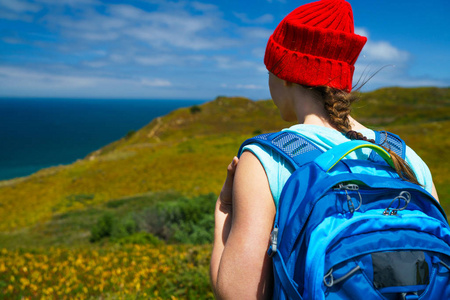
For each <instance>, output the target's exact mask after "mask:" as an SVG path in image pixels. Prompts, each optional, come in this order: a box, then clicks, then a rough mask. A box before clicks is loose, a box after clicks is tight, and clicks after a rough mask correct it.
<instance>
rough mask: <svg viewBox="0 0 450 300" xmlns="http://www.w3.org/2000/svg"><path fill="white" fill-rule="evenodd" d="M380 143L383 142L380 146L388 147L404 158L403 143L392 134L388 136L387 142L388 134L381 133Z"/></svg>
mask: <svg viewBox="0 0 450 300" xmlns="http://www.w3.org/2000/svg"><path fill="white" fill-rule="evenodd" d="M380 141H381V143H380V144H381V145H382V146H385V147H388V148H390V149H391V150H392V151H394V152H395V153H396V154H397V155H399V156H402V151H403V143H402V141H401V140H400V139H399V138H397V137H396V136H393V135H391V134H388V135H387V142H386V133H384V132H380Z"/></svg>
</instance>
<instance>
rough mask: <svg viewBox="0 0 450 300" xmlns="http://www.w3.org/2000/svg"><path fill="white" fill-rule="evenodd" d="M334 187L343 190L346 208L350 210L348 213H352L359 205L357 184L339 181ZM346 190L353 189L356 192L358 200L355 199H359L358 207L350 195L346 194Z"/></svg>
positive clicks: (360, 203)
mask: <svg viewBox="0 0 450 300" xmlns="http://www.w3.org/2000/svg"><path fill="white" fill-rule="evenodd" d="M334 189H335V190H344V191H345V195H346V197H347V206H348V210H349V211H350V213H354V212H355V211H357V210H358V209H359V208H360V207H361V205H362V197H361V194H360V192H359V185H357V184H354V183H348V184H343V183H339V185H338V186H336V187H335V188H334ZM348 191H353V192H357V193H358V196H359V200H357V201H359V204H358V207H356V208H355V204H354V203H353V200H352V197H350V195H349V194H348Z"/></svg>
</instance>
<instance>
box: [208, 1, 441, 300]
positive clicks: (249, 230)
mask: <svg viewBox="0 0 450 300" xmlns="http://www.w3.org/2000/svg"><path fill="white" fill-rule="evenodd" d="M366 40H367V39H366V38H365V37H362V36H359V35H356V34H354V27H353V14H352V10H351V7H350V4H348V3H347V2H346V1H344V0H322V1H317V2H313V3H309V4H306V5H303V6H300V7H298V8H297V9H295V10H294V11H293V12H291V13H290V14H289V15H288V16H286V18H285V19H283V20H282V21H281V23H280V24H279V25H278V27H277V28H276V29H275V31H274V33H273V35H272V36H271V37H270V39H269V42H268V45H267V48H266V54H265V58H264V62H265V65H266V67H267V69H268V71H269V88H270V93H271V96H272V99H273V101H274V103H275V105H276V106H277V107H278V109H279V110H280V113H281V116H282V118H283V119H284V120H285V121H289V122H291V121H297V122H298V124H297V125H294V126H292V127H290V128H288V129H286V130H289V131H294V132H298V133H301V134H302V135H304V136H306V137H307V138H308V139H310V140H312V141H313V142H314V143H315V144H316V145H317V146H318V147H319V148H321V149H322V150H328V149H330V148H331V147H333V146H335V145H338V144H340V143H343V142H346V141H349V140H350V139H364V140H368V141H372V142H373V138H374V132H373V131H372V130H370V129H368V128H366V127H365V126H364V125H362V124H360V123H359V122H357V121H356V120H355V119H353V118H352V117H351V116H350V105H351V104H352V102H353V101H354V100H355V96H354V95H352V94H349V93H350V91H351V89H352V76H353V71H354V64H355V61H356V59H357V58H358V55H359V53H360V51H361V50H362V47H363V46H364V44H365V42H366ZM244 150H245V151H244V152H243V154H242V156H241V158H240V160H239V164H238V159H237V158H234V159H233V161H232V162H231V163H230V165H229V166H228V176H227V179H226V181H225V184H224V186H223V189H222V191H221V194H220V196H219V198H218V200H217V204H216V211H215V240H214V249H213V253H212V257H211V281H212V286H213V290H214V292H215V295H216V297H217V298H219V299H266V298H270V297H271V295H272V293H271V291H272V284H273V283H272V281H273V277H272V276H273V275H272V263H271V260H270V258H269V257H268V255H267V254H266V252H267V248H268V245H269V235H270V232H271V230H272V226H273V221H274V217H275V213H276V207H277V203H278V200H279V198H280V194H281V190H282V188H283V186H284V184H285V182H286V180H287V179H288V177H289V175H290V174H291V173H292V171H293V170H292V169H291V167H290V166H289V164H288V163H287V162H285V161H284V160H283V158H281V157H280V156H279V155H277V154H276V153H272V151H271V150H270V149H265V148H264V147H263V146H259V145H249V146H246V148H244ZM387 150H389V149H387ZM390 154H391V155H392V156H393V159H394V161H395V165H396V171H397V173H398V174H399V175H400V176H401V177H402V178H404V179H406V180H409V181H411V182H415V183H419V184H420V185H422V186H423V187H424V188H425V189H426V190H428V191H429V192H431V193H432V194H433V195H434V196H435V197H436V198H437V193H436V190H435V189H434V185H433V182H432V179H431V174H430V171H429V169H428V167H427V166H426V165H425V163H424V162H423V161H422V160H421V159H420V157H418V156H417V154H415V153H414V151H413V150H411V149H410V148H409V147H407V150H406V161H404V160H403V159H401V158H400V157H398V156H396V155H395V153H393V152H391V151H390ZM369 155H370V150H368V151H367V152H366V151H360V152H355V153H352V154H351V155H350V156H349V158H358V159H367V158H368V156H369ZM237 165H238V166H237Z"/></svg>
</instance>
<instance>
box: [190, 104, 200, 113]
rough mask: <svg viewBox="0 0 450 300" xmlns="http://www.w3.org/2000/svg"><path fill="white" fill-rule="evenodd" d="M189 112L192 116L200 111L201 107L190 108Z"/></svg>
mask: <svg viewBox="0 0 450 300" xmlns="http://www.w3.org/2000/svg"><path fill="white" fill-rule="evenodd" d="M189 110H190V111H191V114H193V115H194V114H196V113H199V112H201V111H202V109H201V107H200V106H198V105H193V106H191V108H190V109H189Z"/></svg>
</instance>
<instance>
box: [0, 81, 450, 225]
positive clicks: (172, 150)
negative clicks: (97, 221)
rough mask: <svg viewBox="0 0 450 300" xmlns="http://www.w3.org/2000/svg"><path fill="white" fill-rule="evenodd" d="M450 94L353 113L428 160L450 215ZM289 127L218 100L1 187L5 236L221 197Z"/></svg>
mask: <svg viewBox="0 0 450 300" xmlns="http://www.w3.org/2000/svg"><path fill="white" fill-rule="evenodd" d="M449 90H450V89H448V88H446V89H439V88H414V89H403V88H387V89H381V90H377V91H374V92H371V93H366V94H363V95H362V100H361V101H360V102H358V103H356V104H355V105H354V115H355V116H356V117H357V118H358V119H359V120H360V121H361V122H362V123H364V124H367V125H368V126H371V127H373V128H376V129H387V130H390V131H393V132H395V133H397V134H399V135H400V136H402V138H404V139H405V140H406V142H407V143H408V144H409V145H410V146H411V147H412V148H413V149H415V150H416V152H417V153H418V154H419V155H421V156H422V157H423V159H424V160H425V162H427V163H428V165H429V166H430V169H431V170H432V173H433V175H434V180H435V183H436V186H437V188H438V191H439V192H440V195H441V199H442V202H443V205H444V207H445V209H446V210H447V211H449V203H448V202H447V201H448V200H447V199H448V195H449V193H450V190H449V184H448V180H447V176H446V172H447V171H448V169H449V168H448V167H449V161H448V153H449V150H448V149H449V147H450V142H449V139H448V136H449V133H450V92H449ZM288 125H289V124H287V123H285V122H284V121H282V120H281V118H280V117H279V114H278V111H277V109H276V107H275V106H274V105H273V104H272V101H257V102H255V101H250V100H248V99H244V98H224V97H219V98H217V99H216V100H214V101H212V102H208V103H205V104H203V105H201V106H200V107H196V109H192V108H183V109H179V110H176V111H174V112H172V113H170V114H168V115H166V116H164V117H160V118H157V119H155V120H153V121H152V122H150V123H149V124H148V125H147V126H145V127H144V128H142V129H141V130H139V131H137V132H135V133H134V134H132V135H128V136H127V137H124V138H123V139H121V140H119V141H116V142H114V143H112V144H110V145H107V146H105V147H104V148H102V149H99V150H98V151H96V152H94V153H92V154H90V155H88V156H87V157H86V158H85V159H83V160H79V161H77V162H75V163H74V164H72V165H68V166H59V167H54V168H49V169H45V170H42V171H40V172H37V173H36V174H33V175H31V176H29V177H25V178H19V179H14V180H9V181H3V182H0V220H1V221H0V230H2V231H11V230H17V229H20V228H24V227H27V226H31V225H34V224H36V223H39V222H44V221H47V220H50V218H51V217H52V216H54V215H56V214H60V213H64V212H67V211H70V210H77V209H82V208H86V207H92V206H93V205H96V204H100V203H104V202H107V201H109V200H112V199H119V198H123V197H130V196H133V195H139V194H145V193H149V192H160V191H177V192H179V193H181V194H183V195H186V196H197V195H201V194H207V193H211V192H212V193H217V192H218V191H219V190H220V187H221V184H222V181H223V179H224V175H225V168H226V166H227V164H228V162H229V161H230V159H231V158H232V156H233V155H235V153H236V151H237V149H238V148H239V145H240V143H241V142H242V141H244V140H245V139H246V138H248V137H250V136H252V135H255V134H258V133H261V132H270V131H277V130H280V129H281V128H283V127H286V126H288Z"/></svg>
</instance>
